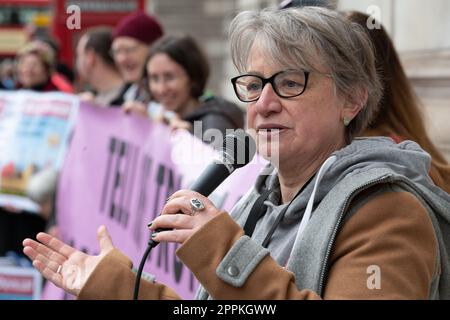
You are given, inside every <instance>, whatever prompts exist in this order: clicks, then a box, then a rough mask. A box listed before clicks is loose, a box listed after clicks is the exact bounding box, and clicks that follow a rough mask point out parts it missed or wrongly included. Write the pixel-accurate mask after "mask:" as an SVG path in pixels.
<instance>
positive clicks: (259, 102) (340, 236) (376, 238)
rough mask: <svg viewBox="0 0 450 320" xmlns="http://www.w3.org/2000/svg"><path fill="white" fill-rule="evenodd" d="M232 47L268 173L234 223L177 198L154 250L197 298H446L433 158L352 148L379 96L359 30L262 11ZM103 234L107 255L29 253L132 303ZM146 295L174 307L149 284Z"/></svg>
mask: <svg viewBox="0 0 450 320" xmlns="http://www.w3.org/2000/svg"><path fill="white" fill-rule="evenodd" d="M230 40H231V48H232V56H233V60H234V63H235V65H236V66H237V68H238V70H239V72H240V73H241V74H240V75H239V76H237V77H235V78H233V79H232V83H233V86H234V90H235V92H236V95H237V97H238V98H239V99H240V100H242V101H243V102H246V103H247V124H248V128H249V129H250V130H249V131H251V132H252V134H253V136H254V137H255V139H256V141H257V143H258V151H259V153H260V154H261V155H263V156H265V157H267V158H268V159H269V160H271V164H270V165H269V166H268V167H267V168H266V170H264V172H263V174H261V176H260V177H259V178H258V179H257V181H256V183H255V185H254V187H253V188H252V189H251V190H250V191H249V192H248V193H247V194H246V195H245V196H244V197H243V198H242V199H241V201H239V202H238V203H237V204H236V205H235V207H234V208H233V210H232V212H231V215H230V214H228V213H227V212H224V211H220V210H219V209H217V208H216V207H215V206H214V205H213V204H212V203H211V202H210V201H209V200H208V199H207V198H206V197H204V196H202V195H201V194H199V193H196V192H193V191H189V190H181V191H178V192H176V193H174V194H173V195H172V196H171V197H170V199H169V201H168V202H167V204H166V205H165V207H164V208H163V211H162V215H160V216H159V217H158V218H156V219H155V220H154V221H152V223H151V226H150V229H151V230H152V231H155V230H160V228H170V229H171V230H166V231H161V232H154V233H153V235H152V237H153V239H154V240H155V241H160V242H161V241H168V242H179V243H182V246H181V247H180V248H179V249H178V250H177V255H178V257H179V258H180V260H181V261H182V262H183V263H184V264H185V265H186V266H187V267H188V268H189V269H190V270H191V271H192V272H193V273H194V275H195V276H196V278H197V279H198V280H199V282H200V284H201V287H200V289H199V291H198V293H197V298H198V299H208V298H213V299H320V298H323V299H423V298H438V297H441V298H442V297H444V298H448V297H449V295H448V290H447V288H448V278H447V275H448V259H447V258H446V257H447V256H446V254H447V252H446V251H445V246H444V244H443V241H442V235H441V234H440V232H439V226H440V225H439V223H438V222H437V219H436V217H439V218H443V217H444V218H445V219H447V221H449V220H450V219H449V216H448V213H445V208H448V207H450V199H449V196H448V195H447V194H446V193H444V192H443V191H442V190H441V189H439V188H437V187H436V186H434V185H433V184H432V183H431V181H430V179H429V177H428V175H427V172H428V165H429V161H430V158H429V156H428V154H426V153H424V152H423V151H422V150H421V149H420V148H419V147H418V145H417V144H415V143H413V142H404V143H402V144H399V145H396V144H395V143H393V142H392V141H391V140H389V139H386V138H369V139H353V137H354V136H355V135H356V134H358V132H360V131H361V130H362V129H364V128H365V126H366V125H367V123H368V122H369V121H370V117H371V114H372V113H373V112H374V109H375V108H376V106H377V105H378V100H379V98H380V95H381V92H380V91H381V90H380V83H379V80H378V77H377V74H376V71H375V67H374V56H373V52H372V48H371V45H370V41H369V39H368V38H367V36H366V35H365V33H364V31H363V30H361V29H360V28H359V27H358V26H356V25H355V24H351V23H349V22H347V21H345V20H344V19H343V18H342V17H340V16H339V15H338V14H337V13H335V12H333V11H330V10H327V9H323V8H302V9H287V10H282V11H277V10H263V11H261V12H243V13H241V14H239V15H238V16H237V17H236V18H235V19H234V20H233V22H232V24H231V30H230ZM268 150H271V151H270V152H268ZM274 151H275V152H274ZM425 203H426V205H425ZM192 204H197V205H198V206H197V207H195V206H192ZM441 226H442V225H441ZM446 230H447V231H448V225H447V229H446ZM98 236H99V242H100V247H101V253H100V255H98V256H89V255H86V254H84V253H82V252H80V251H78V250H76V249H74V248H71V247H69V246H67V245H66V244H64V243H62V242H60V241H59V240H57V239H55V238H52V237H51V236H49V235H46V234H39V235H38V237H37V238H38V240H39V241H40V243H41V244H39V243H38V242H36V241H33V240H31V239H27V240H25V241H24V246H25V248H24V252H25V253H26V254H27V255H28V256H29V257H30V258H31V259H32V260H33V264H34V266H35V267H36V268H37V269H38V270H39V271H40V272H41V273H42V274H43V275H44V276H45V277H46V278H47V279H49V280H51V281H52V282H53V283H55V284H56V285H57V286H59V287H61V288H63V289H65V290H66V291H68V292H70V293H72V294H75V295H77V296H78V297H79V298H82V299H83V298H85V299H99V298H107V299H130V298H131V297H132V291H133V290H132V288H133V282H134V280H135V274H134V273H133V272H132V271H131V261H130V260H129V259H128V258H126V257H125V256H124V255H123V254H122V253H121V252H120V251H119V250H117V249H116V248H114V246H113V244H112V242H111V239H110V238H109V235H108V233H107V232H106V230H105V228H104V227H101V228H100V229H99V233H98ZM437 261H440V263H437ZM73 270H76V271H75V272H74V271H73ZM440 273H442V276H441V274H440ZM111 279H114V281H112V280H111ZM139 297H140V298H146V299H174V298H178V296H177V295H176V293H175V292H174V291H173V290H171V289H170V288H168V287H166V286H164V285H162V284H160V283H157V282H147V281H144V280H141V294H140V296H139Z"/></svg>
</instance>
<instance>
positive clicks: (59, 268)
mask: <svg viewBox="0 0 450 320" xmlns="http://www.w3.org/2000/svg"><path fill="white" fill-rule="evenodd" d="M61 269H62V265H59V266H58V270H56V273H61Z"/></svg>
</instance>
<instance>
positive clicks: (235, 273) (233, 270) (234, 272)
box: [227, 266, 239, 277]
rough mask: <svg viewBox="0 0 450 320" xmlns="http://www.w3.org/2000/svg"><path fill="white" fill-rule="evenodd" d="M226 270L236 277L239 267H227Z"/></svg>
mask: <svg viewBox="0 0 450 320" xmlns="http://www.w3.org/2000/svg"><path fill="white" fill-rule="evenodd" d="M227 272H228V274H229V275H230V276H232V277H237V276H238V275H239V269H238V268H237V267H235V266H231V267H229V268H228V270H227Z"/></svg>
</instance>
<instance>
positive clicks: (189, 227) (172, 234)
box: [149, 190, 220, 243]
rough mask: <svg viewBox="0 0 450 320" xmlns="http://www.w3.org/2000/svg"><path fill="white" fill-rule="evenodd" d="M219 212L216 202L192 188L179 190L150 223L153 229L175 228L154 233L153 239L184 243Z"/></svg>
mask: <svg viewBox="0 0 450 320" xmlns="http://www.w3.org/2000/svg"><path fill="white" fill-rule="evenodd" d="M191 202H193V204H191ZM195 205H197V208H195ZM219 213H220V211H219V210H218V209H217V208H216V207H215V206H214V204H213V203H212V202H211V201H210V200H209V199H208V198H207V197H205V196H203V195H201V194H200V193H198V192H194V191H191V190H180V191H177V192H175V193H174V194H173V195H172V196H171V197H170V198H169V200H168V202H167V203H166V205H165V206H164V208H163V210H162V213H161V215H160V216H159V217H157V218H156V219H155V220H153V221H152V222H151V223H150V224H149V228H150V230H151V231H155V230H156V229H173V230H170V231H161V232H158V233H153V234H152V239H153V240H155V241H158V242H178V243H183V242H184V241H186V239H187V238H189V237H190V236H191V235H192V234H194V233H195V232H196V231H197V230H198V229H200V228H201V227H202V226H203V225H204V224H206V223H207V222H208V221H209V220H211V219H212V218H214V217H215V216H217V215H218V214H219Z"/></svg>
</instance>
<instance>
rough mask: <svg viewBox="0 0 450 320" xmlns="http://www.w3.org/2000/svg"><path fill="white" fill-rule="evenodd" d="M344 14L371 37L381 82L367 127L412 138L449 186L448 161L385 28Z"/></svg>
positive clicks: (353, 14) (354, 14) (355, 14)
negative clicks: (435, 141) (378, 99)
mask: <svg viewBox="0 0 450 320" xmlns="http://www.w3.org/2000/svg"><path fill="white" fill-rule="evenodd" d="M344 15H345V16H346V18H347V19H348V20H350V21H352V22H355V23H358V24H359V25H361V26H363V28H364V30H366V31H367V33H368V34H369V36H370V38H371V39H372V42H373V44H374V49H375V57H376V67H377V70H378V73H379V75H380V78H381V81H382V85H383V96H382V98H381V102H380V108H379V111H378V113H377V114H376V115H375V116H374V118H373V119H372V121H371V122H370V125H369V127H368V131H369V132H370V131H371V130H372V131H375V132H378V133H380V134H383V135H390V134H395V135H397V136H399V137H400V138H402V139H407V140H413V141H415V142H417V143H418V144H420V146H421V147H422V148H423V149H424V150H425V151H427V152H428V153H429V154H430V155H431V157H432V164H433V165H434V167H435V169H436V170H437V171H438V173H439V175H440V176H441V178H442V179H443V180H444V181H445V182H446V184H447V185H448V186H450V167H449V166H448V162H447V161H446V159H445V158H444V156H443V155H442V154H441V153H440V152H439V150H438V149H437V147H436V146H435V145H434V144H433V142H432V141H431V139H430V137H429V136H428V134H427V131H426V129H425V124H424V121H423V115H422V105H421V103H420V100H419V98H418V97H417V95H416V94H415V93H414V91H413V88H412V86H411V84H410V82H409V80H408V78H407V77H406V74H405V71H404V69H403V67H402V64H401V62H400V58H399V56H398V54H397V52H396V50H395V47H394V44H393V42H392V40H391V39H390V37H389V35H388V34H387V32H386V30H385V29H384V28H383V26H381V25H380V28H373V29H369V28H367V21H368V19H369V18H370V17H369V16H368V15H366V14H364V13H361V12H356V11H352V12H348V13H345V14H344ZM432 170H434V169H433V168H432ZM431 173H432V174H433V172H431ZM435 174H436V173H435ZM433 178H436V179H434V180H435V182H436V184H441V183H439V181H436V180H439V178H438V177H435V176H434V177H433ZM447 189H448V187H447ZM446 191H447V192H449V191H450V190H446Z"/></svg>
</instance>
